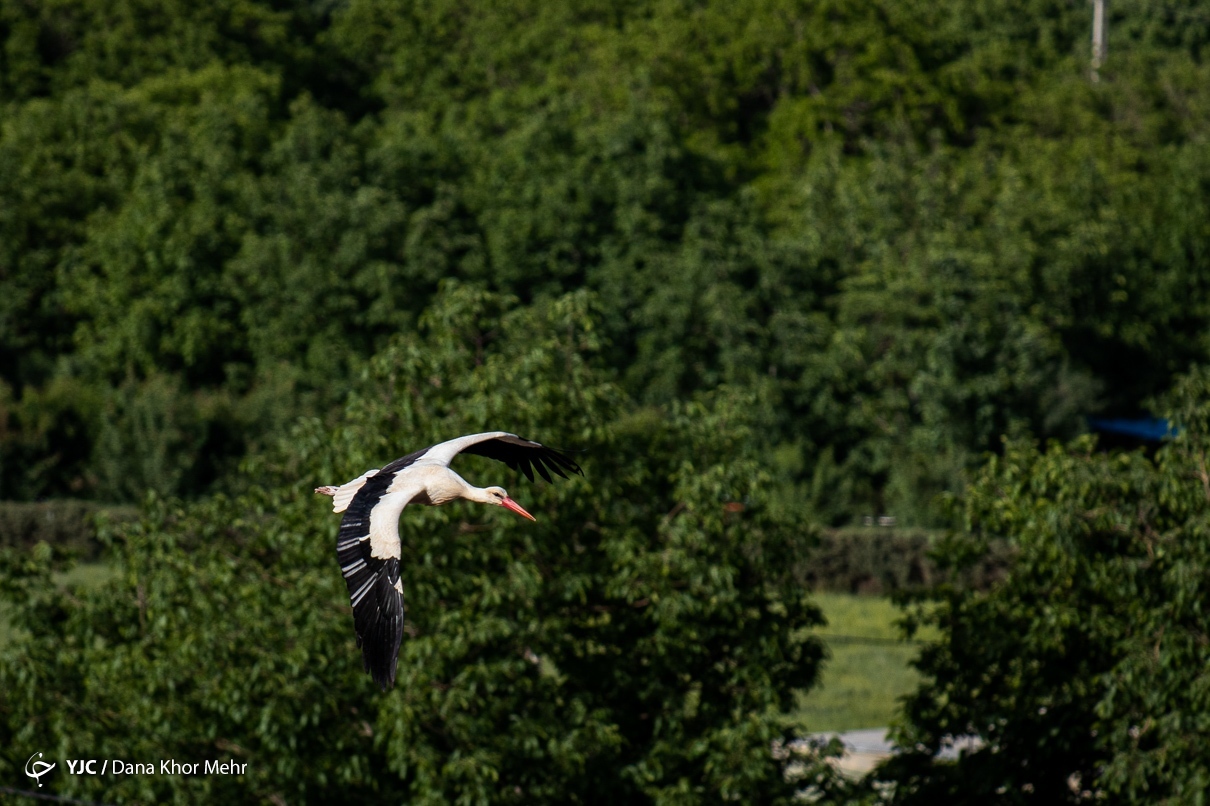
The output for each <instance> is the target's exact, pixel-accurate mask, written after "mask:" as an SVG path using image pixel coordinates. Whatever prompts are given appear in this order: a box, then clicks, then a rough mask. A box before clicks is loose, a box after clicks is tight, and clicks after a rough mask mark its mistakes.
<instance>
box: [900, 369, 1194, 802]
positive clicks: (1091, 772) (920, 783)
mask: <svg viewBox="0 0 1210 806" xmlns="http://www.w3.org/2000/svg"><path fill="white" fill-rule="evenodd" d="M1172 407H1173V412H1172V416H1173V417H1174V419H1175V420H1176V421H1177V422H1178V423H1180V424H1181V427H1182V430H1181V432H1180V434H1179V435H1178V436H1177V437H1176V438H1175V439H1173V440H1172V442H1171V444H1169V445H1167V446H1166V447H1164V448H1163V449H1162V450H1160V451H1159V452H1158V453H1157V454H1156V455H1155V456H1147V455H1145V454H1143V453H1141V452H1139V453H1124V454H1116V455H1109V454H1104V453H1096V452H1093V451H1092V450H1091V448H1092V447H1093V446H1092V443H1091V442H1089V441H1088V440H1080V441H1078V442H1075V443H1072V444H1071V445H1069V446H1060V445H1057V444H1056V445H1052V446H1051V447H1050V448H1049V449H1047V450H1046V451H1041V450H1039V449H1038V448H1036V447H1034V446H1031V445H1027V444H1020V443H1015V444H1013V445H1011V446H1010V447H1009V449H1008V451H1007V452H1006V453H1005V455H1004V456H1003V457H1002V458H995V459H993V460H992V461H990V462H989V464H988V465H987V467H986V468H985V469H984V470H983V471H982V472H981V473H980V474H979V476H978V477H977V478H976V479H975V480H974V482H973V483H972V485H971V486H970V488H969V490H968V491H967V499H966V502H965V508H966V509H965V511H966V519H967V530H966V531H965V532H964V533H962V534H961V535H960V536H956V537H955V538H954V539H953V540H952V541H951V543H950V544H949V546H948V548H947V549H946V551H945V552H944V556H945V557H946V558H947V559H948V560H949V561H950V562H953V563H957V564H961V563H969V562H971V561H972V559H973V558H975V557H978V556H980V555H981V554H982V553H984V552H986V551H987V549H988V546H989V541H991V540H994V539H1009V540H1010V541H1011V543H1012V545H1013V547H1014V548H1015V550H1016V559H1015V561H1014V564H1013V567H1012V569H1011V572H1010V574H1009V576H1008V577H1007V579H1006V580H1005V581H1004V582H1003V583H1002V584H1000V585H998V586H996V587H994V588H993V589H991V590H990V591H988V592H979V591H974V590H971V589H961V588H955V587H951V588H949V589H947V590H942V591H939V593H940V594H941V595H940V596H939V597H937V599H934V600H932V601H931V605H930V607H929V608H928V609H926V611H925V612H926V613H929V614H931V615H930V616H928V618H926V621H929V622H932V623H935V624H936V625H938V626H939V627H940V628H941V630H942V633H943V638H942V640H941V641H940V642H939V643H938V644H936V645H935V646H933V647H932V648H930V649H929V650H927V651H926V652H924V653H923V654H922V656H921V658H920V660H919V663H918V666H919V668H920V670H921V671H922V672H923V673H924V674H925V675H927V676H928V677H930V678H931V680H929V681H927V683H926V685H924V686H922V687H921V689H920V690H919V692H918V693H917V694H916V695H915V696H914V697H913V698H911V699H910V700H909V701H908V703H907V710H906V715H905V716H906V721H905V723H904V725H903V726H901V729H900V737H899V738H900V742H901V744H902V745H904V746H905V747H909V748H918V749H919V750H922V751H923V750H930V751H932V750H936V748H938V747H939V746H941V743H942V741H943V739H944V738H945V737H946V736H957V735H975V736H978V737H979V738H980V739H982V740H983V742H984V745H983V748H982V749H981V750H979V751H977V752H973V753H969V754H966V755H964V756H963V757H962V758H961V760H960V761H959V762H958V763H956V764H942V765H934V764H930V763H929V762H928V755H927V754H926V753H922V754H919V755H917V754H912V755H908V756H905V757H903V758H900V759H898V760H897V761H896V762H895V763H894V764H893V765H892V766H891V767H890V768H889V769H888V770H887V771H886V774H887V775H888V776H889V777H891V778H894V779H897V780H898V781H899V786H898V789H897V793H896V794H897V800H898V801H899V802H903V803H937V802H941V801H943V802H946V803H955V804H961V803H972V804H973V803H981V802H986V801H987V800H988V799H989V798H993V797H997V796H998V797H999V802H1004V803H1027V802H1041V803H1061V802H1072V803H1076V802H1082V801H1084V800H1087V799H1088V798H1090V797H1094V796H1095V797H1096V798H1098V799H1100V798H1105V797H1108V801H1109V802H1112V803H1196V802H1200V800H1201V798H1202V797H1204V795H1205V792H1206V788H1207V782H1210V755H1208V754H1207V751H1206V744H1205V742H1204V741H1203V740H1202V737H1203V736H1204V735H1205V731H1206V729H1207V720H1210V708H1208V707H1207V700H1206V691H1207V686H1208V685H1210V677H1208V676H1207V669H1208V668H1210V642H1207V639H1206V628H1207V627H1206V625H1207V619H1206V601H1207V592H1208V591H1210V474H1208V473H1207V461H1208V459H1207V455H1208V452H1210V375H1208V374H1207V373H1205V372H1197V373H1194V374H1193V375H1191V376H1190V377H1189V378H1187V379H1186V380H1185V381H1184V382H1183V383H1182V384H1181V385H1180V386H1179V387H1178V389H1177V391H1176V392H1175V394H1174V397H1173V398H1172Z"/></svg>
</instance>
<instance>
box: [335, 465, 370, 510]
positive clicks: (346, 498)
mask: <svg viewBox="0 0 1210 806" xmlns="http://www.w3.org/2000/svg"><path fill="white" fill-rule="evenodd" d="M377 472H378V468H374V469H373V470H367V471H366V472H364V473H362V474H361V475H360V476H358V477H357V478H355V479H353V480H352V481H350V482H346V483H345V484H342V485H340V486H339V487H337V488H336V492H335V493H334V494H333V495H332V511H333V512H344V511H345V510H346V509H348V508H349V502H350V501H352V500H353V496H355V495H357V491H358V490H360V489H361V486H362V485H363V484H365V483H366V479H368V478H369V477H370V476H373V475H374V474H375V473H377Z"/></svg>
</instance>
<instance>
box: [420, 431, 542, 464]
mask: <svg viewBox="0 0 1210 806" xmlns="http://www.w3.org/2000/svg"><path fill="white" fill-rule="evenodd" d="M489 439H498V440H500V441H501V442H508V443H511V444H513V445H523V446H526V447H535V448H540V447H542V446H541V445H539V444H538V443H537V442H530V441H529V440H528V439H522V438H521V437H519V436H517V435H516V434H510V433H509V432H507V431H484V432H483V433H482V434H467V435H466V436H464V437H458V438H457V439H451V440H447V441H446V442H440V443H438V444H436V445H434V446H433V447H431V448H429V449H428V450H427V451H425V452H424V455H423V456H421V457H420V458H418V459H417V460H416V464H417V465H441V466H443V467H444V466H448V465H449V463H450V462H452V461H453V460H454V457H455V456H457V455H458V454H460V453H462V452H463V451H464V450H466V449H467V448H469V447H470V446H472V445H478V444H479V443H480V442H487V441H488V440H489Z"/></svg>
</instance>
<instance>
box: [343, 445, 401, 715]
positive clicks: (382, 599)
mask: <svg viewBox="0 0 1210 806" xmlns="http://www.w3.org/2000/svg"><path fill="white" fill-rule="evenodd" d="M405 458H407V457H405ZM397 461H402V460H397ZM393 464H395V463H394V462H393V463H392V465H393ZM389 469H391V465H387V467H385V468H383V472H380V473H376V474H374V475H371V476H365V477H363V478H362V479H361V485H360V486H359V487H358V489H357V491H356V493H355V494H354V495H353V497H352V500H351V501H350V502H349V504H348V507H347V508H346V509H345V514H344V518H342V519H341V521H340V534H339V536H338V537H337V539H336V559H337V560H338V561H339V562H340V571H341V573H342V574H343V575H344V578H345V584H346V585H347V586H348V588H349V602H350V603H351V604H352V605H353V628H354V630H355V631H356V632H357V646H359V647H361V654H362V659H363V660H364V661H365V668H366V671H367V672H369V673H370V676H371V677H373V678H374V682H375V683H377V684H378V685H379V686H381V687H382V690H383V691H386V690H387V689H388V688H390V687H391V686H393V685H394V684H395V669H396V666H397V665H398V663H399V644H400V642H401V641H402V640H403V583H402V582H401V581H400V578H399V558H400V554H401V547H400V543H399V513H400V512H402V511H403V508H404V507H405V506H407V504H408V502H409V501H410V500H411V499H412V497H413V496H414V495H415V494H416V492H417V491H414V490H408V489H402V490H395V491H389V490H388V488H389V487H390V486H391V482H392V480H393V479H394V477H395V473H394V472H393V471H397V470H399V469H400V468H398V467H395V468H393V469H392V470H389Z"/></svg>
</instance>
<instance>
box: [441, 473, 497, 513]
mask: <svg viewBox="0 0 1210 806" xmlns="http://www.w3.org/2000/svg"><path fill="white" fill-rule="evenodd" d="M442 469H443V470H445V472H444V473H441V474H439V475H438V477H437V478H435V479H431V480H430V481H429V484H428V486H427V492H428V496H429V501H431V502H432V504H433V506H440V505H441V504H446V503H449V502H450V501H453V500H455V499H457V498H465V499H467V500H468V501H480V502H482V501H484V500H486V498H487V493H486V492H485V491H484V490H483V489H482V488H480V487H476V486H475V485H473V484H471V483H469V482H468V481H467V480H466V479H464V478H462V477H461V476H459V475H458V474H457V473H455V472H454V471H452V470H450V469H448V468H442Z"/></svg>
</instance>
